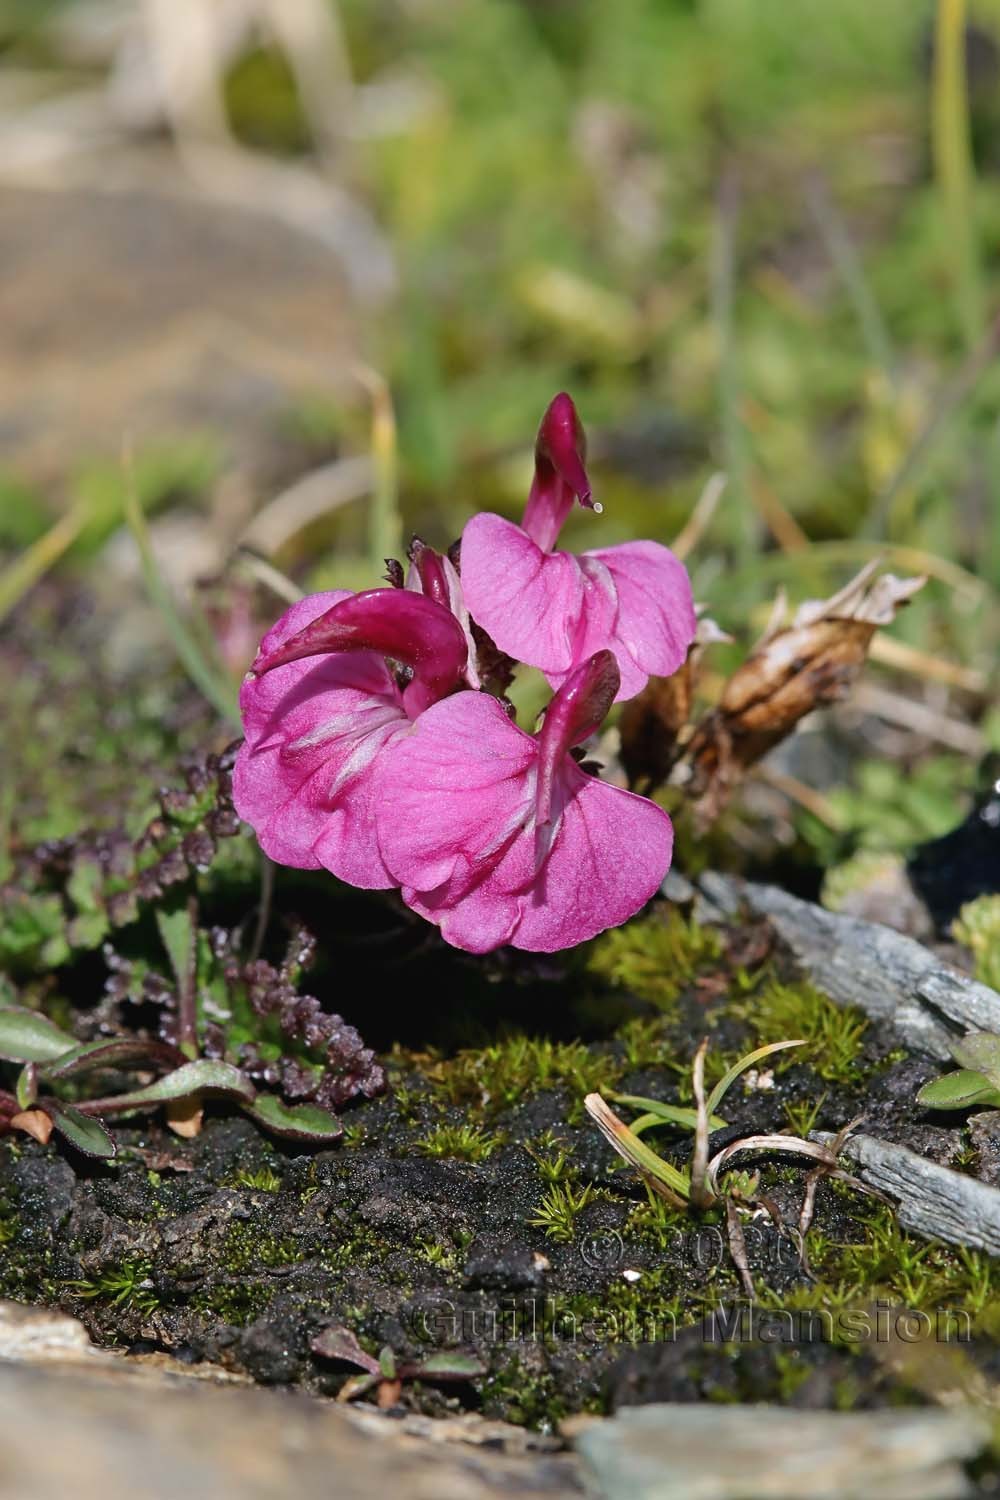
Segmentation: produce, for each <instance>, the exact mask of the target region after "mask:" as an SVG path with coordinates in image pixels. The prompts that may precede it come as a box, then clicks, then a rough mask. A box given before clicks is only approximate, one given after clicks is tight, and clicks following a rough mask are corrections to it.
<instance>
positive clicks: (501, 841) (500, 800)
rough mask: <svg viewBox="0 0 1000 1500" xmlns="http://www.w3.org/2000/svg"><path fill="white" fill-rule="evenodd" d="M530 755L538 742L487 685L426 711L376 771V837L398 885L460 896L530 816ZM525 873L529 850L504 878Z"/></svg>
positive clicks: (515, 880)
mask: <svg viewBox="0 0 1000 1500" xmlns="http://www.w3.org/2000/svg"><path fill="white" fill-rule="evenodd" d="M536 756H537V745H536V743H535V741H534V740H533V739H532V738H531V736H530V735H527V734H525V733H524V731H523V730H521V729H518V727H517V725H516V724H512V723H511V721H510V719H508V717H507V715H506V714H505V713H504V711H503V709H502V708H501V706H500V704H499V703H498V702H497V700H496V699H495V698H491V697H490V696H489V695H488V694H486V693H472V692H463V693H456V694H455V695H454V697H452V698H446V699H444V701H443V702H441V703H436V704H434V705H433V706H432V707H431V708H428V709H425V710H424V712H423V713H422V714H421V715H420V717H419V719H417V720H415V721H414V723H413V725H412V726H411V728H410V732H409V733H408V734H407V735H406V736H405V737H404V738H401V739H400V740H398V741H397V742H396V743H395V744H394V745H393V747H392V749H391V750H390V751H389V752H388V753H387V754H386V755H385V756H384V757H382V759H381V761H380V763H379V769H378V776H377V790H378V795H379V797H380V799H381V801H382V806H383V809H384V813H383V816H382V817H380V819H379V834H378V836H379V845H380V847H381V850H382V856H383V858H384V860H385V863H386V865H387V867H388V868H389V869H390V870H391V871H392V873H393V875H394V876H395V877H396V881H397V883H398V884H399V885H402V886H412V887H414V888H415V889H417V890H420V891H438V890H440V891H443V892H445V893H446V894H447V895H448V897H449V898H453V899H458V897H459V896H461V895H463V894H464V893H465V892H466V891H468V890H469V888H470V887H471V886H472V885H474V884H476V883H477V882H478V881H480V880H481V879H482V877H483V874H484V873H485V871H486V869H487V867H489V869H491V870H492V869H494V868H495V867H496V866H497V865H499V864H500V863H501V861H502V857H503V855H504V853H505V851H506V850H507V849H508V847H509V845H510V844H511V841H512V840H513V839H514V838H515V836H516V835H517V834H518V833H519V832H520V831H521V830H522V829H523V828H524V827H525V825H526V823H527V822H529V821H530V819H531V815H532V812H533V795H534V774H533V773H534V765H535V760H536ZM528 843H530V840H529V841H528ZM531 875H532V870H531V860H530V849H529V850H528V853H527V854H526V855H525V857H524V868H523V870H518V871H512V870H508V871H507V880H508V884H509V885H510V887H511V888H517V887H518V886H520V885H523V884H524V883H525V882H526V881H528V880H530V879H531Z"/></svg>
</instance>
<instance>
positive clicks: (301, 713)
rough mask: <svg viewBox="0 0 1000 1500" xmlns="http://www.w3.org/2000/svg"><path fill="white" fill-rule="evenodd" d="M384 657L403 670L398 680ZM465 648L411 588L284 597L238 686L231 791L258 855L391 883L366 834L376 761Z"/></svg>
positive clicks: (443, 615) (366, 882)
mask: <svg viewBox="0 0 1000 1500" xmlns="http://www.w3.org/2000/svg"><path fill="white" fill-rule="evenodd" d="M386 656H389V657H391V658H392V660H393V661H395V662H402V663H404V664H405V665H406V666H407V667H408V668H409V669H410V670H411V674H412V675H411V678H410V680H409V681H408V682H407V683H406V684H405V686H401V684H400V681H399V680H398V678H397V676H396V674H395V673H394V672H393V670H392V669H391V668H390V666H389V665H388V664H387V662H386V660H385V657H386ZM467 656H468V650H467V644H466V639H465V635H464V633H463V631H462V628H461V626H460V624H459V622H458V621H457V620H456V619H455V617H454V615H453V614H451V613H450V612H449V610H447V609H446V608H445V607H444V606H443V605H441V604H439V603H437V602H435V601H434V600H433V599H430V598H424V597H422V596H421V595H420V594H418V593H414V592H409V591H406V590H402V589H370V590H368V591H367V592H366V593H363V594H347V593H343V592H339V591H338V592H334V593H325V594H312V595H310V596H309V597H308V598H306V599H302V600H301V601H300V602H299V603H298V604H293V605H292V607H291V609H289V610H287V611H286V613H285V614H284V615H282V617H281V619H280V620H279V621H278V623H277V624H276V625H275V626H274V627H273V628H272V629H271V630H269V631H268V633H267V635H266V636H265V637H264V639H263V641H262V642H261V646H260V650H259V652H258V654H257V659H256V660H255V662H254V664H253V668H252V669H251V671H250V672H249V673H248V674H247V677H246V679H245V680H244V683H243V687H242V689H241V691H240V708H241V710H242V714H243V726H244V730H245V733H246V740H245V742H244V744H243V745H242V746H241V748H240V751H239V754H238V756H237V758H236V765H235V768H234V771H233V797H234V801H235V804H236V810H237V812H238V813H239V815H240V817H241V818H243V819H245V820H246V822H248V823H249V824H251V826H252V827H253V828H254V830H255V831H256V833H257V837H258V839H259V841H260V845H261V848H262V849H263V850H264V852H265V853H266V854H268V855H270V857H271V858H272V859H273V860H276V861H277V862H278V863H279V864H283V865H293V866H295V867H296V868H298V869H307V870H308V869H317V868H319V867H320V866H323V867H325V868H326V869H328V870H330V871H332V872H333V874H334V875H338V876H339V877H340V878H341V880H346V881H349V882H350V883H351V884H352V885H358V886H363V887H365V888H368V889H388V888H389V887H390V886H393V885H395V884H396V881H395V880H394V878H393V877H392V875H391V874H390V873H389V871H388V870H387V869H386V867H385V864H384V863H383V861H382V857H381V855H380V853H379V847H378V840H377V838H376V833H375V817H376V812H377V806H376V802H375V799H374V772H375V768H376V766H377V764H378V761H379V758H380V757H381V756H382V755H383V754H384V752H385V750H386V749H387V747H388V746H390V745H391V744H392V743H393V742H394V741H395V740H397V739H399V738H400V737H401V736H402V735H404V734H405V733H406V731H407V729H408V728H409V726H410V723H411V721H412V720H413V719H415V718H416V717H417V715H418V714H420V713H421V712H422V711H423V710H424V709H426V708H427V707H428V706H429V705H430V704H433V703H436V702H437V701H438V699H440V698H442V697H444V695H445V694H447V693H450V692H452V691H453V689H454V688H456V687H457V686H458V684H459V680H460V678H461V676H462V674H463V672H464V671H465V670H466V667H467Z"/></svg>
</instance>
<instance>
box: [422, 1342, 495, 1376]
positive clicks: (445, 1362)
mask: <svg viewBox="0 0 1000 1500" xmlns="http://www.w3.org/2000/svg"><path fill="white" fill-rule="evenodd" d="M486 1368H487V1367H486V1365H484V1364H483V1362H482V1360H480V1359H475V1358H474V1357H473V1356H472V1355H471V1354H457V1353H453V1352H450V1351H449V1350H447V1349H445V1350H442V1351H441V1353H440V1354H432V1355H431V1357H430V1359H425V1360H424V1361H423V1362H422V1363H421V1364H419V1365H412V1366H409V1365H408V1366H406V1374H407V1375H408V1376H410V1377H411V1378H412V1377H413V1376H416V1377H418V1378H419V1377H421V1376H423V1377H426V1379H428V1380H472V1379H473V1378H474V1377H475V1376H476V1375H485V1374H486Z"/></svg>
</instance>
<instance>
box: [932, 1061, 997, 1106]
mask: <svg viewBox="0 0 1000 1500" xmlns="http://www.w3.org/2000/svg"><path fill="white" fill-rule="evenodd" d="M917 1103H918V1104H922V1105H924V1107H925V1108H926V1109H966V1108H968V1106H969V1105H970V1104H990V1105H1000V1090H998V1089H997V1088H996V1086H995V1085H994V1084H993V1083H992V1082H991V1080H990V1079H989V1078H986V1077H984V1075H983V1074H982V1073H976V1072H973V1070H972V1069H971V1068H960V1069H959V1070H958V1072H957V1073H946V1074H945V1075H944V1077H943V1078H935V1079H933V1080H932V1081H931V1082H930V1083H925V1084H924V1086H923V1088H922V1089H921V1090H920V1092H919V1093H918V1094H917Z"/></svg>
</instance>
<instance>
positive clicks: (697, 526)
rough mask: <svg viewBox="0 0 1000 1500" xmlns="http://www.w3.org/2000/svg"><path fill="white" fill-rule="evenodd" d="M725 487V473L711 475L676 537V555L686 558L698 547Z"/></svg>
mask: <svg viewBox="0 0 1000 1500" xmlns="http://www.w3.org/2000/svg"><path fill="white" fill-rule="evenodd" d="M725 488H726V476H725V474H722V473H716V474H712V475H710V476H709V478H708V480H707V481H706V483H705V488H704V489H703V490H702V492H701V494H700V495H699V496H698V502H697V504H696V505H695V508H694V510H693V511H692V512H691V514H690V516H689V517H688V520H687V522H686V524H685V525H684V527H683V528H682V530H681V531H679V532H678V533H677V536H676V537H675V539H674V544H673V548H672V550H673V553H674V555H675V556H676V557H680V558H685V557H687V555H688V553H689V552H693V551H694V549H695V547H697V545H698V543H699V542H700V541H701V539H702V537H703V536H704V535H705V532H706V531H707V530H708V528H709V526H710V525H711V523H712V517H713V516H714V515H715V512H716V510H717V508H718V504H719V501H720V500H721V499H722V496H723V493H724V491H725Z"/></svg>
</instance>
